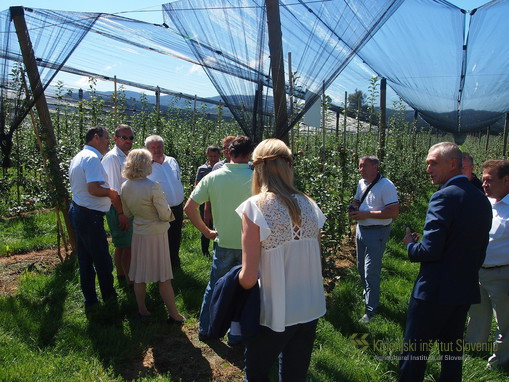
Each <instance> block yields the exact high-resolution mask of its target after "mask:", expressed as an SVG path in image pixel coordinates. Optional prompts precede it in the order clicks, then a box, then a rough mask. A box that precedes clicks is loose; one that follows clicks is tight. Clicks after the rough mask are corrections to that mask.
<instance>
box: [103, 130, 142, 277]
mask: <svg viewBox="0 0 509 382" xmlns="http://www.w3.org/2000/svg"><path fill="white" fill-rule="evenodd" d="M113 139H114V140H115V146H114V147H113V148H112V149H111V150H110V151H108V153H107V154H106V155H105V156H104V158H103V160H102V165H103V167H104V170H105V171H106V173H107V174H108V183H109V184H110V187H111V188H113V189H114V190H116V191H117V192H118V193H120V188H121V186H122V183H124V182H125V181H126V179H125V178H123V177H122V170H123V169H124V162H125V159H126V157H127V154H129V151H130V150H131V149H132V147H133V142H134V134H133V130H132V129H131V127H130V126H129V125H123V124H121V125H118V126H117V128H116V129H115V135H114V136H113ZM106 220H107V221H108V227H109V228H110V232H111V238H112V241H113V245H114V246H115V267H116V268H117V278H118V280H119V282H124V281H127V282H129V276H128V275H129V266H130V264H131V238H132V235H133V227H132V222H131V221H130V220H129V218H127V217H126V216H125V215H124V213H123V211H122V210H121V211H117V210H116V209H115V208H113V206H112V207H111V208H110V210H109V211H108V212H107V213H106Z"/></svg>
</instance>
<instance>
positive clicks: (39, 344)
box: [0, 200, 509, 382]
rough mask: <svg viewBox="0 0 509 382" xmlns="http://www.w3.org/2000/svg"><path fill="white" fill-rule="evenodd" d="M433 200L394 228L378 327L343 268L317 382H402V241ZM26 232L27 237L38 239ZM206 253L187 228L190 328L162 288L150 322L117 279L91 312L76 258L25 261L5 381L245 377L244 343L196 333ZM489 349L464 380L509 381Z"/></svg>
mask: <svg viewBox="0 0 509 382" xmlns="http://www.w3.org/2000/svg"><path fill="white" fill-rule="evenodd" d="M426 205H427V200H421V201H417V202H416V204H415V206H414V207H413V208H412V211H411V212H406V213H404V214H402V215H401V216H400V217H399V218H398V219H397V221H396V222H395V224H394V225H393V231H392V233H391V239H390V241H389V244H388V247H387V252H386V254H385V257H384V264H383V270H382V285H381V289H382V295H381V309H380V315H379V316H378V317H377V318H376V319H375V320H374V321H373V322H372V323H370V324H368V325H365V324H360V323H358V322H357V320H358V319H359V317H360V316H361V315H362V313H363V304H362V296H361V295H362V293H361V287H360V283H359V280H358V276H357V274H356V272H355V270H354V269H349V270H345V271H344V272H342V276H341V278H340V280H339V282H338V283H337V285H336V287H335V288H334V290H333V291H332V292H331V293H330V294H329V295H328V297H327V306H328V312H327V314H326V316H325V317H324V318H322V319H321V320H320V321H319V325H318V331H317V339H316V342H315V349H314V352H313V358H312V362H311V367H310V370H309V379H310V380H311V381H331V382H332V381H334V382H341V381H351V382H354V381H359V382H364V381H395V380H396V379H397V367H398V361H397V356H398V355H399V352H400V347H401V342H402V335H403V328H404V323H405V318H406V308H407V303H408V298H409V295H410V291H411V288H412V285H413V281H414V279H415V276H416V274H417V271H418V265H416V264H410V263H409V262H408V261H407V260H406V255H405V251H404V248H403V245H402V244H401V238H402V237H403V230H404V227H405V226H406V225H409V226H411V227H412V228H414V229H416V230H419V229H420V228H421V227H422V221H423V217H424V214H425V210H426ZM4 223H5V222H0V225H1V226H2V230H1V231H0V240H2V242H4V243H6V241H4V240H6V238H7V237H10V235H11V234H10V233H7V234H6V233H5V232H7V230H6V231H4V229H3V224H4ZM8 224H9V225H11V224H12V225H14V224H15V223H11V222H9V223H8ZM23 224H25V223H23ZM10 229H11V231H9V232H13V231H12V230H14V231H15V230H16V229H15V228H12V227H11V228H10ZM36 229H37V230H39V231H40V227H37V228H36ZM39 231H37V232H39ZM25 232H27V233H28V235H27V238H26V239H23V240H21V241H22V242H23V241H25V242H28V241H29V240H30V238H31V237H33V236H40V235H39V234H37V235H31V234H30V232H31V230H29V229H27V230H25ZM34 232H35V231H34ZM2 236H3V237H2ZM34 240H35V239H34ZM34 242H35V243H37V240H35V241H34ZM8 245H10V244H8ZM200 253H201V251H200V248H199V236H198V234H197V231H196V230H195V229H194V228H193V227H191V226H190V225H186V226H185V229H184V234H183V247H182V252H181V256H182V260H183V261H182V263H183V267H182V270H180V271H177V272H175V279H174V282H173V283H174V288H175V293H176V295H177V304H178V306H179V309H180V310H181V312H183V313H184V314H185V315H186V316H187V317H188V321H187V322H186V323H185V325H183V326H182V327H179V326H168V325H167V324H166V323H165V311H164V308H163V305H162V302H161V301H160V298H159V296H158V291H157V286H156V285H151V286H150V288H149V291H148V304H149V308H151V310H152V311H153V313H154V319H153V320H152V322H151V323H148V324H146V323H142V322H140V321H139V320H138V319H137V315H136V303H135V301H134V296H133V294H132V292H131V291H130V290H129V289H128V288H122V287H119V286H118V285H117V287H118V290H119V299H118V304H110V305H103V306H101V307H100V308H99V309H97V310H96V311H95V312H92V314H89V315H88V316H87V315H86V314H85V311H84V308H83V305H82V296H81V291H80V288H79V276H78V272H77V265H76V262H75V261H69V262H67V263H64V264H60V265H58V266H57V267H56V268H55V269H53V268H51V269H48V268H47V267H38V266H31V267H27V268H26V269H25V270H24V271H23V274H22V276H21V278H20V284H19V287H18V288H17V289H16V290H15V291H14V292H13V293H12V294H11V295H9V296H6V297H2V298H0V364H1V365H2V367H1V368H0V381H33V380H38V381H50V380H51V381H64V380H65V381H84V380H87V381H88V380H90V381H92V380H93V381H122V380H140V381H184V382H188V381H240V380H242V375H243V374H242V350H241V349H239V348H230V347H229V346H227V345H226V344H225V343H224V342H223V341H217V342H214V343H210V344H204V343H202V342H200V341H199V340H198V338H197V317H198V313H199V308H200V304H201V298H202V293H203V290H204V288H205V285H206V283H207V279H208V272H209V269H210V260H209V259H207V258H205V257H203V256H202V255H201V254H200ZM1 264H2V263H0V266H2V267H3V265H1ZM488 355H489V354H488V353H478V354H467V357H466V358H467V359H466V361H465V362H464V378H463V380H464V381H472V382H473V381H475V382H477V381H493V382H495V381H506V380H508V378H509V372H508V371H507V370H487V369H486V359H487V356H488ZM439 370H440V367H439V362H438V361H430V362H429V365H428V371H427V376H426V381H435V380H438V376H439Z"/></svg>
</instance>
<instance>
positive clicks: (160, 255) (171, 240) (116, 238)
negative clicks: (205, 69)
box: [69, 124, 185, 322]
mask: <svg viewBox="0 0 509 382" xmlns="http://www.w3.org/2000/svg"><path fill="white" fill-rule="evenodd" d="M114 141H115V146H114V148H113V149H111V150H109V144H110V139H109V134H108V131H107V130H106V129H104V128H102V127H91V128H89V129H88V131H87V133H86V136H85V142H86V144H85V146H84V148H83V150H81V151H80V152H79V153H78V154H77V155H76V156H75V157H74V158H73V159H72V161H71V164H70V167H69V181H70V184H71V192H72V203H71V206H70V209H69V216H70V220H71V224H72V225H73V228H74V230H75V232H76V245H77V253H78V264H79V271H80V284H81V289H82V292H83V295H84V298H85V307H86V308H87V309H91V308H92V307H93V306H94V305H96V304H98V303H99V299H98V297H97V292H96V289H95V278H96V275H97V280H98V282H99V289H100V291H101V295H102V298H103V301H105V302H107V301H109V300H114V299H115V298H116V291H115V288H114V286H113V281H114V280H113V262H112V260H111V257H110V254H109V248H108V241H107V236H106V231H105V228H104V219H103V217H104V216H105V215H106V218H107V221H108V226H109V229H110V232H111V237H112V241H113V244H114V246H115V255H114V259H115V265H116V269H117V276H118V278H119V282H125V283H127V284H133V289H134V294H135V297H136V303H137V306H138V313H139V316H140V318H141V319H144V320H147V319H148V318H149V317H150V315H151V313H150V312H149V310H148V309H147V306H146V304H145V294H146V284H147V283H149V282H158V283H159V291H160V294H161V298H162V300H163V302H164V304H165V305H166V307H167V309H168V322H183V321H184V319H185V318H184V317H183V316H182V315H181V314H180V313H179V312H178V310H177V307H176V305H175V297H174V293H173V288H172V285H171V279H172V278H173V271H172V269H175V268H178V267H179V266H180V259H179V254H178V253H179V247H180V237H181V230H182V220H183V207H182V202H183V200H184V189H183V186H182V182H181V180H180V179H181V174H180V168H179V166H178V164H177V161H176V160H175V159H174V158H172V157H168V156H166V155H164V142H163V139H162V138H161V137H160V136H157V135H152V136H149V137H148V138H147V139H146V140H145V147H146V149H135V150H131V149H132V146H133V141H134V133H133V130H132V128H131V127H130V126H128V125H124V124H121V125H119V126H118V127H117V128H116V129H115V134H114ZM170 222H171V224H170Z"/></svg>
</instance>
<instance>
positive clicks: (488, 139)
mask: <svg viewBox="0 0 509 382" xmlns="http://www.w3.org/2000/svg"><path fill="white" fill-rule="evenodd" d="M489 144H490V127H489V126H488V127H487V128H486V144H485V145H484V151H488V146H489Z"/></svg>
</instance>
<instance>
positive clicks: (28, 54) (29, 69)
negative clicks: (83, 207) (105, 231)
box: [10, 6, 76, 251]
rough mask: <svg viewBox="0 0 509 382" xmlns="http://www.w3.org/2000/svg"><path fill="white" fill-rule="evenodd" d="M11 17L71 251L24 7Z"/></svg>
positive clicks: (63, 192)
mask: <svg viewBox="0 0 509 382" xmlns="http://www.w3.org/2000/svg"><path fill="white" fill-rule="evenodd" d="M10 12H11V19H12V21H13V22H14V26H15V28H16V34H17V36H18V41H19V47H20V50H21V54H22V55H23V62H24V64H25V68H26V73H27V75H28V80H29V82H30V88H31V89H32V94H33V97H34V99H35V107H36V109H37V113H38V114H39V123H40V126H41V128H40V130H39V132H40V135H41V141H42V142H43V144H44V153H43V154H44V156H45V157H46V159H47V161H48V170H49V174H50V175H49V176H50V179H51V183H52V185H53V187H54V190H55V193H56V198H55V202H56V204H57V205H58V206H59V209H60V210H61V211H64V219H65V223H66V228H67V232H68V234H69V241H70V243H71V246H72V249H73V251H74V250H75V248H76V244H75V243H76V239H75V233H74V229H73V228H72V226H71V222H70V220H69V215H68V214H67V211H68V210H69V204H70V199H69V194H68V192H67V188H66V186H65V184H64V182H63V180H64V179H65V176H64V174H63V173H62V170H61V168H60V162H61V161H60V159H59V158H58V154H57V150H56V147H57V142H56V139H55V132H54V131H53V126H52V124H51V116H50V113H49V109H48V103H47V102H46V97H45V95H44V89H43V87H42V82H41V78H40V76H39V71H38V69H37V62H36V60H35V55H34V50H33V48H32V42H31V41H30V34H29V32H28V29H27V25H26V22H25V11H24V9H23V7H20V6H17V7H10Z"/></svg>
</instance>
